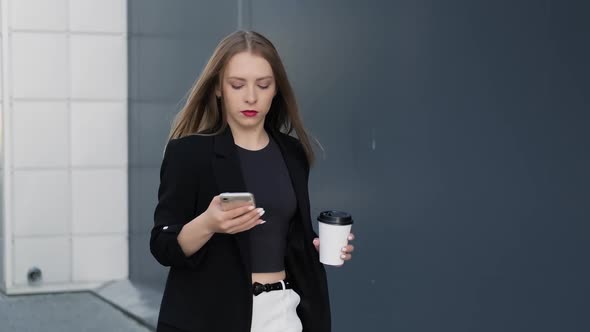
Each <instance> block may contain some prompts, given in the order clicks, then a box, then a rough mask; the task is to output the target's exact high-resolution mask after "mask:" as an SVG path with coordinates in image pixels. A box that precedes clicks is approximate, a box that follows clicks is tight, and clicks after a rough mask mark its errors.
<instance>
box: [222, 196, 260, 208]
mask: <svg viewBox="0 0 590 332" xmlns="http://www.w3.org/2000/svg"><path fill="white" fill-rule="evenodd" d="M219 197H220V199H221V209H222V210H223V211H227V210H231V209H235V208H238V207H240V206H245V205H248V204H252V205H254V206H256V204H255V203H254V195H253V194H252V193H246V192H244V193H222V194H221V195H219Z"/></svg>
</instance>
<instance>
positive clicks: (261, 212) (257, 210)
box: [256, 208, 264, 215]
mask: <svg viewBox="0 0 590 332" xmlns="http://www.w3.org/2000/svg"><path fill="white" fill-rule="evenodd" d="M256 213H258V214H259V215H262V214H263V213H264V209H263V208H258V209H256Z"/></svg>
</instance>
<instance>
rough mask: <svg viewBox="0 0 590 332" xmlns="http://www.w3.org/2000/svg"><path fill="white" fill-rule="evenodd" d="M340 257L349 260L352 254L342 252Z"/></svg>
mask: <svg viewBox="0 0 590 332" xmlns="http://www.w3.org/2000/svg"><path fill="white" fill-rule="evenodd" d="M340 258H342V260H343V261H349V260H351V259H352V255H351V254H342V255H340Z"/></svg>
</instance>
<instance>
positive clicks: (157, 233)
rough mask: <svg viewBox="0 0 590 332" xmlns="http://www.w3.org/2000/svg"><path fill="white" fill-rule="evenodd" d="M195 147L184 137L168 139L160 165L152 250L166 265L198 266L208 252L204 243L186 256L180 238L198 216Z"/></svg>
mask: <svg viewBox="0 0 590 332" xmlns="http://www.w3.org/2000/svg"><path fill="white" fill-rule="evenodd" d="M183 143H185V144H183ZM192 150H193V149H190V148H187V144H186V141H184V142H183V141H182V139H173V140H171V141H169V142H168V144H167V146H166V150H165V152H164V159H163V160H162V166H161V168H160V187H159V188H158V204H157V205H156V209H155V212H154V227H153V228H152V231H151V236H150V251H151V253H152V255H153V256H154V258H156V260H157V261H158V262H159V263H160V264H162V265H164V266H171V267H178V268H191V269H195V268H196V267H197V266H198V263H199V261H200V260H202V258H203V257H204V255H205V254H206V251H207V246H206V245H204V246H203V247H201V248H200V249H199V250H198V251H197V252H195V253H194V254H193V255H191V256H189V257H187V256H185V255H184V252H183V251H182V249H181V248H180V244H179V243H178V239H177V237H178V233H180V231H181V230H182V227H183V226H184V225H185V224H186V223H187V222H189V221H191V220H192V219H193V218H195V217H196V216H195V204H196V199H197V192H198V185H199V183H198V182H199V181H198V170H197V168H196V167H197V166H196V165H195V164H196V163H195V162H194V151H192ZM191 156H193V157H191Z"/></svg>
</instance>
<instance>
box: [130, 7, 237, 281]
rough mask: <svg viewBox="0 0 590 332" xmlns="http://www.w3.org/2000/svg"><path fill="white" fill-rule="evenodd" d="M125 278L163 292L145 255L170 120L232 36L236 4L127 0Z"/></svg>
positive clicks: (160, 277)
mask: <svg viewBox="0 0 590 332" xmlns="http://www.w3.org/2000/svg"><path fill="white" fill-rule="evenodd" d="M128 6H129V7H128V15H129V27H128V28H129V98H130V99H129V211H130V212H129V223H130V225H129V255H130V257H129V258H130V259H129V262H130V263H129V264H130V266H129V273H130V279H131V280H133V281H138V282H145V283H151V284H154V285H156V286H157V287H163V285H164V280H165V276H166V272H167V270H166V269H165V268H163V267H161V266H159V265H158V264H157V262H156V261H155V260H154V259H153V257H152V256H151V254H150V252H149V246H148V244H149V231H150V229H151V227H152V225H153V212H154V208H155V204H156V202H157V189H158V184H159V167H160V164H161V161H162V153H163V151H164V147H165V144H166V140H167V136H168V133H169V130H170V126H171V121H172V119H173V117H174V115H175V114H176V113H177V112H178V111H179V110H180V108H181V107H182V99H183V97H184V96H185V93H186V92H187V91H188V90H189V89H190V87H191V86H192V83H193V82H194V80H195V79H196V78H197V77H198V75H199V73H200V72H201V70H202V68H203V67H204V65H205V63H206V61H207V59H208V58H209V56H210V55H211V52H212V50H213V49H214V48H215V46H216V45H217V43H218V42H219V40H220V39H221V38H223V37H224V36H225V35H227V34H229V33H230V32H232V31H234V30H235V29H236V21H237V17H238V14H237V3H236V1H229V0H228V1H225V0H224V1H208V2H198V1H184V0H172V1H159V0H130V1H129V5H128Z"/></svg>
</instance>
